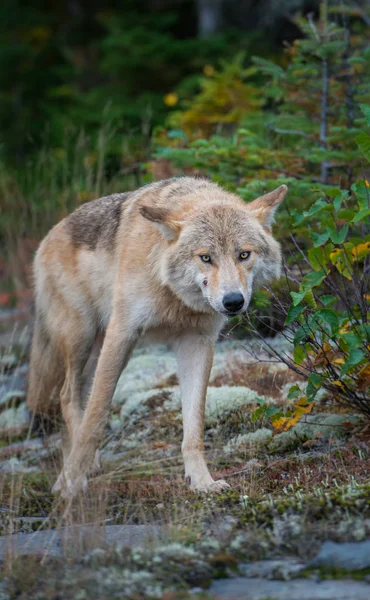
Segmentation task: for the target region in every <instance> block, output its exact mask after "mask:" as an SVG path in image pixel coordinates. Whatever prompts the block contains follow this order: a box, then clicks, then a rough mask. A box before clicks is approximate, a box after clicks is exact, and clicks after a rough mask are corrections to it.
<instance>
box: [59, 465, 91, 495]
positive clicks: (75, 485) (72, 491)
mask: <svg viewBox="0 0 370 600" xmlns="http://www.w3.org/2000/svg"><path fill="white" fill-rule="evenodd" d="M86 489H87V477H86V475H77V476H72V475H71V474H69V472H68V471H65V470H64V469H63V470H62V471H61V473H60V474H59V477H58V479H57V480H56V482H55V484H54V485H53V488H52V490H51V491H52V493H53V494H60V496H61V497H62V498H64V499H65V500H71V499H72V498H74V497H75V496H77V494H78V493H79V492H85V491H86Z"/></svg>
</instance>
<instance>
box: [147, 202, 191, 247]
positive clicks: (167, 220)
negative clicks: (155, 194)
mask: <svg viewBox="0 0 370 600" xmlns="http://www.w3.org/2000/svg"><path fill="white" fill-rule="evenodd" d="M139 210H140V213H141V215H142V216H143V217H144V218H145V219H148V221H151V222H152V223H153V225H154V226H155V227H157V229H159V231H160V232H161V233H162V235H164V237H165V238H166V240H168V241H169V242H173V241H174V240H175V239H176V238H177V237H178V236H179V233H180V230H181V223H179V222H178V221H176V219H174V218H173V217H172V216H171V214H170V212H169V211H168V210H166V209H165V208H160V207H156V206H140V209H139Z"/></svg>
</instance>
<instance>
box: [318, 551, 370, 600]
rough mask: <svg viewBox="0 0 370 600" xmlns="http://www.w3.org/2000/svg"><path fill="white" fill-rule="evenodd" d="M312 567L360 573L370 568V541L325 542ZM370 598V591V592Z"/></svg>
mask: <svg viewBox="0 0 370 600" xmlns="http://www.w3.org/2000/svg"><path fill="white" fill-rule="evenodd" d="M309 566H311V567H332V568H336V569H346V570H348V571H359V570H362V569H369V568H370V540H367V541H365V542H354V543H345V544H337V543H336V542H330V541H327V542H324V544H323V545H322V546H321V549H320V552H319V553H318V555H317V556H316V557H315V558H314V559H313V560H312V561H311V563H310V565H309ZM369 598H370V590H369Z"/></svg>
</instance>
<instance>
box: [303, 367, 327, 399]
mask: <svg viewBox="0 0 370 600" xmlns="http://www.w3.org/2000/svg"><path fill="white" fill-rule="evenodd" d="M322 380H323V377H322V376H321V375H318V374H317V373H311V374H310V375H309V376H308V383H307V387H306V393H307V399H308V400H313V399H314V398H315V396H316V394H317V392H318V390H319V389H320V387H321V382H322Z"/></svg>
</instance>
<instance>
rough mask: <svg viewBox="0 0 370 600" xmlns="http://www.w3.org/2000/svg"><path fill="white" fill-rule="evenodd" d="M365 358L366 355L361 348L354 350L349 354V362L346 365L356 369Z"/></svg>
mask: <svg viewBox="0 0 370 600" xmlns="http://www.w3.org/2000/svg"><path fill="white" fill-rule="evenodd" d="M364 358H365V354H364V353H363V351H362V350H360V349H359V348H352V350H351V351H350V353H349V357H348V360H346V365H347V366H349V367H355V366H356V365H358V364H359V363H360V362H361V361H362V360H363V359H364Z"/></svg>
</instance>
